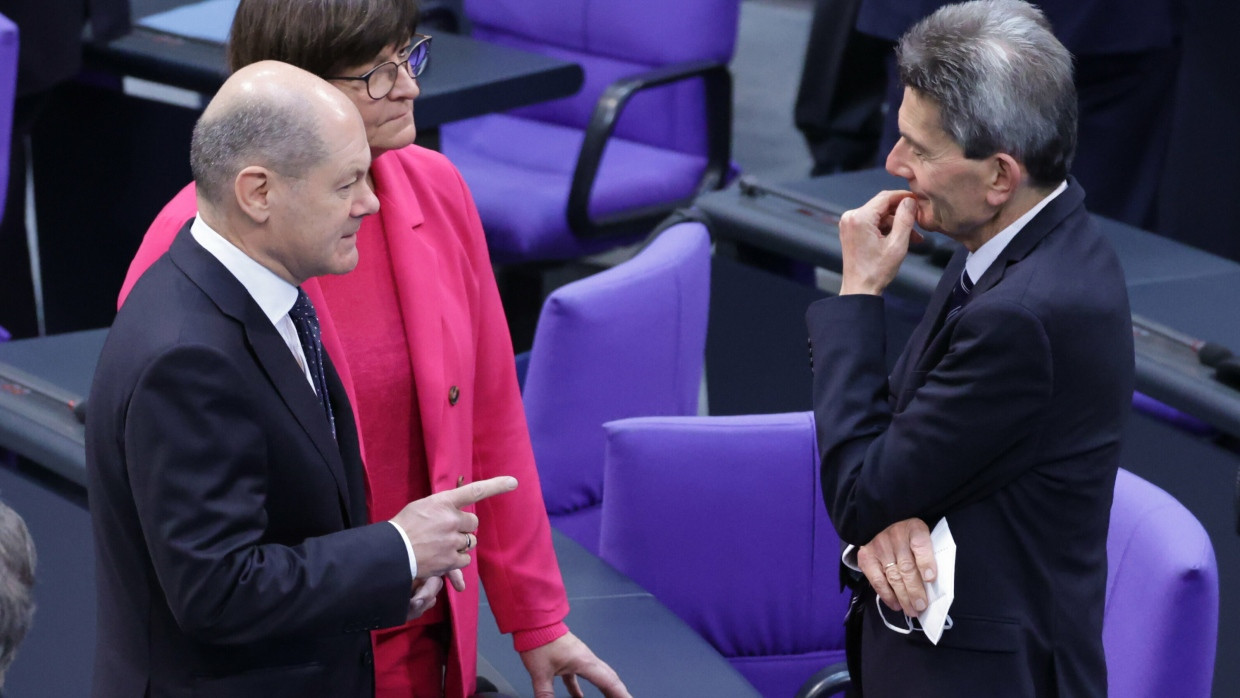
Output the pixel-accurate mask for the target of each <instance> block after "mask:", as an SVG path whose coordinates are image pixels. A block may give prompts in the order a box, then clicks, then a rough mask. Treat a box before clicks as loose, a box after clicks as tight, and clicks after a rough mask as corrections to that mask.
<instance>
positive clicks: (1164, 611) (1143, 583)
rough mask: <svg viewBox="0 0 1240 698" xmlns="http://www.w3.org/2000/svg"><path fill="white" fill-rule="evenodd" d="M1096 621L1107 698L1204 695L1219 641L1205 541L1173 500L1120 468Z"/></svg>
mask: <svg viewBox="0 0 1240 698" xmlns="http://www.w3.org/2000/svg"><path fill="white" fill-rule="evenodd" d="M1107 572H1108V575H1107V601H1106V612H1105V615H1104V617H1103V623H1102V642H1103V645H1104V646H1105V647H1106V657H1107V679H1108V684H1109V686H1108V687H1109V690H1110V694H1111V695H1113V696H1125V697H1126V698H1127V697H1132V698H1144V697H1147V696H1148V697H1150V698H1154V697H1155V696H1158V697H1160V698H1161V697H1166V698H1170V697H1171V696H1175V698H1194V697H1195V696H1209V695H1210V686H1211V682H1212V678H1213V675H1214V652H1215V646H1216V644H1217V639H1218V594H1219V592H1218V569H1217V567H1216V564H1215V560H1214V548H1213V547H1212V546H1211V545H1210V538H1209V536H1207V535H1206V532H1205V529H1203V528H1202V526H1201V524H1200V523H1199V522H1198V521H1197V519H1196V518H1195V517H1194V516H1193V515H1192V514H1191V513H1190V512H1189V511H1188V510H1187V509H1185V508H1184V506H1183V505H1182V504H1180V503H1179V502H1178V501H1176V500H1175V499H1174V498H1173V497H1172V496H1171V495H1169V494H1167V493H1166V492H1164V491H1162V490H1161V489H1159V488H1158V487H1156V486H1154V485H1152V484H1150V483H1148V482H1146V481H1145V480H1142V479H1141V478H1139V477H1137V476H1136V475H1133V474H1132V473H1129V472H1128V471H1126V470H1120V472H1119V477H1118V479H1117V480H1116V482H1115V503H1114V504H1113V505H1112V508H1111V530H1110V532H1109V533H1108V534H1107Z"/></svg>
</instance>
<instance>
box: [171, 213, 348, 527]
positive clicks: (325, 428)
mask: <svg viewBox="0 0 1240 698" xmlns="http://www.w3.org/2000/svg"><path fill="white" fill-rule="evenodd" d="M192 223H193V219H191V220H190V221H189V222H187V223H186V224H185V227H183V228H182V229H181V232H180V233H178V234H177V237H176V239H175V240H174V241H173V243H172V247H171V249H170V250H169V255H170V256H171V258H172V261H173V263H174V264H176V265H177V266H178V267H179V268H180V269H181V270H182V271H183V272H184V273H185V275H186V276H188V277H189V278H190V280H192V281H193V282H194V283H195V284H196V285H197V286H198V287H199V288H201V289H202V291H203V293H205V294H207V296H208V297H210V298H211V300H212V301H213V302H214V303H215V304H216V306H217V307H219V309H220V311H221V312H223V313H224V314H225V315H228V316H229V317H231V318H233V319H234V320H237V321H238V322H240V323H241V325H242V327H243V328H244V331H245V337H246V342H247V343H248V344H249V347H250V351H251V352H252V353H253V355H254V359H255V360H256V361H257V362H258V364H259V366H260V367H261V368H262V369H263V372H264V373H266V374H267V377H268V379H269V380H270V381H271V384H272V386H273V387H275V389H276V392H277V393H279V395H280V398H281V399H282V400H283V401H284V404H285V405H286V406H287V407H288V408H289V411H290V412H291V413H292V415H293V417H294V418H295V419H296V420H297V422H298V424H299V425H301V428H302V429H303V430H304V431H305V432H306V435H307V436H308V437H309V438H310V441H311V442H312V443H313V444H314V447H315V449H316V450H318V452H319V453H320V455H322V456H323V461H324V464H325V465H326V466H327V468H328V470H329V471H330V472H331V474H332V478H333V479H334V480H335V481H336V487H337V488H338V490H339V495H340V500H341V503H342V506H343V505H344V504H345V503H346V502H348V489H347V487H348V484H347V480H346V478H345V474H344V464H343V462H342V461H341V458H340V450H339V446H338V445H337V443H336V440H335V439H334V438H332V434H331V425H329V424H328V422H327V416H326V415H325V414H324V413H323V408H322V406H321V405H320V403H319V399H318V396H317V395H315V394H314V389H313V388H311V387H310V382H309V381H307V380H306V377H305V375H304V374H303V373H302V371H301V368H300V367H299V366H298V365H297V361H296V359H294V358H293V354H292V352H290V351H289V348H288V345H287V344H285V343H284V338H283V337H281V336H280V333H279V332H277V331H276V328H275V326H273V325H272V324H271V321H270V320H268V319H267V316H266V315H265V314H263V311H262V309H261V308H259V307H258V303H256V302H254V299H253V298H251V297H250V294H249V292H248V291H246V289H245V287H244V286H242V285H241V282H240V281H237V279H236V277H234V276H233V275H232V274H231V273H230V272H229V271H228V269H227V268H225V267H224V265H223V264H221V263H220V262H219V260H217V259H216V258H215V257H213V256H212V255H211V253H209V252H207V251H206V250H204V249H203V248H202V247H201V246H200V245H199V244H198V243H197V242H196V241H195V240H194V238H193V236H191V235H190V232H189V227H190V225H191V224H192ZM333 375H334V371H333Z"/></svg>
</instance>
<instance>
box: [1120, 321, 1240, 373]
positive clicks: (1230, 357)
mask: <svg viewBox="0 0 1240 698" xmlns="http://www.w3.org/2000/svg"><path fill="white" fill-rule="evenodd" d="M1132 332H1133V334H1134V335H1135V336H1145V335H1150V334H1155V335H1158V336H1160V337H1163V338H1164V339H1167V340H1170V341H1171V342H1173V343H1175V344H1178V345H1180V346H1182V347H1185V348H1187V349H1189V350H1190V351H1192V352H1193V354H1195V355H1196V356H1197V361H1199V362H1201V365H1203V366H1208V367H1210V368H1212V369H1214V380H1216V381H1218V382H1220V383H1222V384H1223V385H1227V386H1230V387H1232V388H1236V389H1240V357H1237V356H1235V355H1234V354H1233V353H1232V351H1231V350H1230V349H1228V348H1227V347H1225V346H1223V345H1221V344H1219V343H1218V342H1207V341H1204V340H1201V339H1194V338H1193V337H1189V336H1188V335H1186V334H1183V333H1181V332H1177V331H1175V330H1173V329H1171V328H1170V327H1165V326H1163V325H1160V324H1158V323H1156V322H1152V321H1150V320H1146V319H1145V318H1140V317H1137V316H1136V315H1134V316H1132Z"/></svg>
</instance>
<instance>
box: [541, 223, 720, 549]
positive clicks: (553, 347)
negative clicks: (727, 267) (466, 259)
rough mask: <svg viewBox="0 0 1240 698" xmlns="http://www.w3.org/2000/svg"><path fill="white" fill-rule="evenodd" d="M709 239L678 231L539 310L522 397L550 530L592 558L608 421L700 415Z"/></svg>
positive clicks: (692, 230) (698, 227) (687, 227)
mask: <svg viewBox="0 0 1240 698" xmlns="http://www.w3.org/2000/svg"><path fill="white" fill-rule="evenodd" d="M709 305H710V235H709V234H708V233H707V232H706V228H705V226H703V225H702V224H701V223H696V222H689V223H680V224H677V225H674V226H672V227H670V228H668V229H667V230H665V231H664V232H663V233H662V234H661V235H659V236H658V237H657V238H655V239H654V241H653V242H651V243H650V245H649V246H648V247H647V248H646V249H644V250H642V251H641V252H640V253H639V254H638V255H637V256H635V257H634V258H632V259H630V260H628V261H627V262H624V263H622V264H619V265H617V266H615V267H612V268H611V269H608V270H606V271H603V272H600V273H598V274H595V275H594V276H590V277H587V278H585V279H582V280H580V281H576V282H574V283H571V284H568V285H566V286H563V287H561V288H559V289H557V290H556V291H555V292H553V293H552V294H551V295H550V296H549V297H548V298H547V301H546V303H544V305H543V309H542V314H541V315H540V316H539V318H538V327H537V329H536V330H535V334H534V345H533V348H532V349H531V350H530V363H529V369H528V372H527V373H526V378H525V388H524V391H523V393H522V397H523V399H524V402H525V414H526V419H527V420H528V422H529V429H530V439H531V441H532V442H533V445H534V456H535V460H536V462H537V463H538V475H539V479H540V480H541V482H542V491H543V498H544V500H545V501H546V505H547V512H548V513H549V514H550V515H551V522H552V524H554V525H555V526H557V527H558V528H559V529H560V530H561V531H563V532H564V533H565V534H567V535H568V536H569V537H570V538H573V539H574V540H576V541H577V542H578V543H581V544H582V545H583V546H585V547H586V548H588V549H589V550H590V551H591V552H597V550H598V526H599V517H600V516H601V513H600V509H599V507H600V503H601V501H602V498H603V445H604V433H603V423H604V422H608V421H611V420H613V419H622V418H624V417H634V416H641V415H691V414H696V413H697V406H698V391H699V388H700V385H701V378H702V362H703V359H704V355H705V351H706V316H707V310H708V307H709Z"/></svg>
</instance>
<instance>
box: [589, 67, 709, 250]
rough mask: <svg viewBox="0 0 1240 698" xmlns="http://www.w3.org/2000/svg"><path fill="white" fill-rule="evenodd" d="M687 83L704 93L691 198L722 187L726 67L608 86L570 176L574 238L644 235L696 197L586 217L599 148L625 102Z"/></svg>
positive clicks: (679, 70)
mask: <svg viewBox="0 0 1240 698" xmlns="http://www.w3.org/2000/svg"><path fill="white" fill-rule="evenodd" d="M690 79H701V80H702V82H703V85H704V86H705V89H706V137H707V162H706V171H705V172H703V174H702V179H701V180H700V181H699V183H698V188H697V192H696V193H697V194H700V193H703V192H707V191H710V190H712V189H719V188H721V187H722V186H723V185H724V184H725V183H726V179H727V173H728V168H729V167H730V162H729V161H730V159H731V157H732V155H731V149H732V74H731V73H730V72H728V67H727V66H726V65H724V64H722V63H715V62H713V61H696V62H693V63H680V64H676V65H670V66H664V67H662V68H656V69H654V70H651V71H648V72H645V73H642V74H640V75H634V76H632V77H627V78H623V79H620V80H617V81H616V82H613V83H612V84H611V85H608V86H607V89H606V90H604V91H603V94H602V96H601V97H599V100H598V103H596V104H595V106H594V114H593V115H592V116H591V117H590V125H589V127H588V128H587V129H586V135H585V140H584V141H582V144H581V152H580V153H578V155H577V167H576V169H575V170H574V171H573V181H572V186H571V188H570V189H569V194H568V227H569V228H570V229H571V230H572V231H573V234H575V235H577V236H578V237H583V238H598V237H609V236H613V235H626V234H631V233H640V232H649V230H650V228H651V227H653V226H654V224H656V223H657V222H658V221H659V220H660V219H662V218H663V217H664V216H666V215H667V214H668V213H670V212H671V211H672V210H674V209H675V208H677V207H679V206H684V205H686V204H688V203H689V202H690V201H692V199H693V198H695V197H690V198H689V199H686V200H683V201H674V202H668V203H667V204H660V205H655V206H644V207H640V208H636V209H632V210H629V211H623V212H620V213H616V214H612V215H609V216H605V217H602V218H601V219H599V220H597V221H596V220H594V219H592V218H591V217H590V210H589V206H590V194H591V192H592V191H593V190H594V180H595V178H596V177H597V176H598V168H599V164H600V163H601V162H602V159H603V149H604V148H605V147H606V146H607V141H608V139H610V138H611V134H612V132H613V131H614V130H615V128H616V122H617V121H618V120H619V118H620V114H621V112H623V111H624V108H625V106H626V105H627V104H628V102H629V100H630V99H632V97H633V96H634V95H635V94H637V93H638V92H641V91H642V90H646V89H650V88H652V87H660V86H662V85H667V84H669V83H673V82H680V81H683V80H690Z"/></svg>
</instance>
